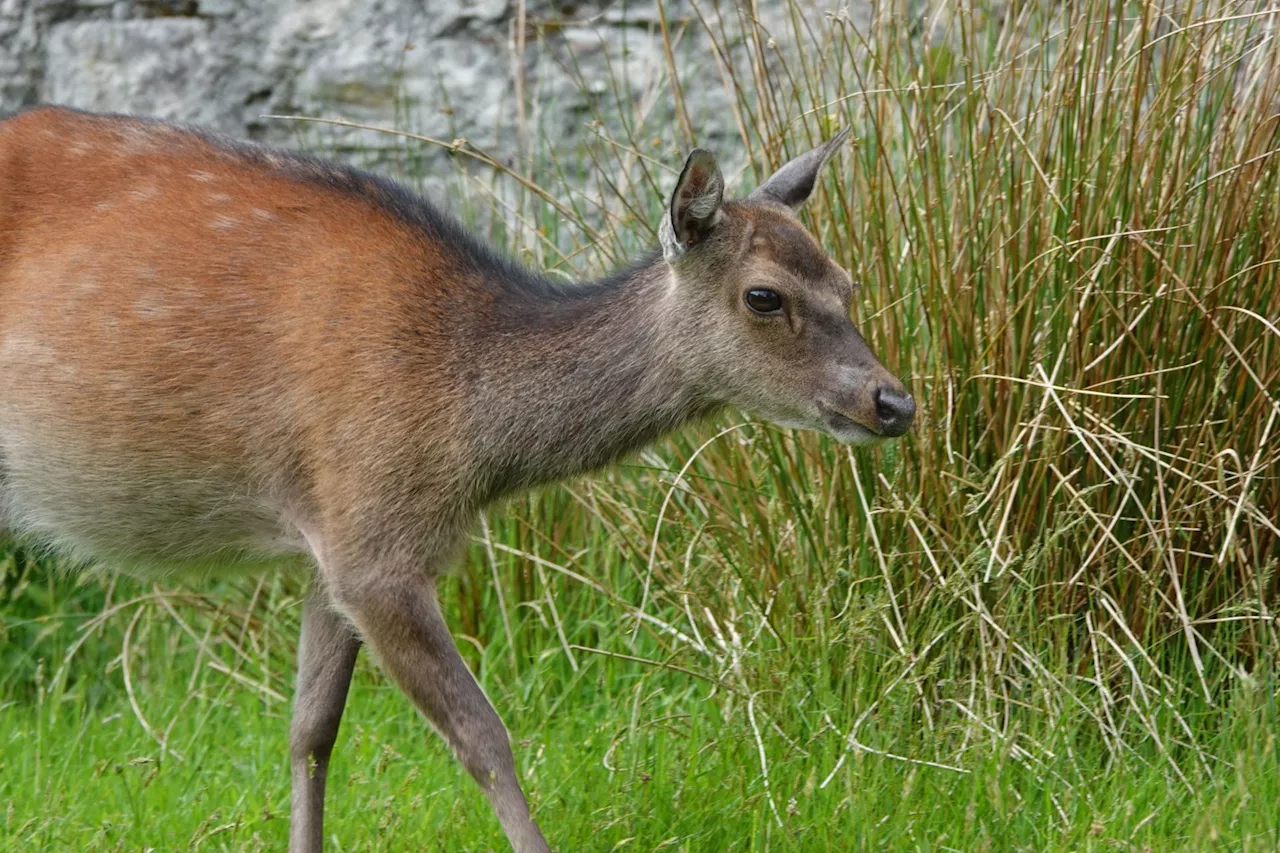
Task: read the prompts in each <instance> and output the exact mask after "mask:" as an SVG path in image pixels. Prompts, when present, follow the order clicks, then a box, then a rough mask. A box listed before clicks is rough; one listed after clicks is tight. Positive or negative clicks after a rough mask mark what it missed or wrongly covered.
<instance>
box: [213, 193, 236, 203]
mask: <svg viewBox="0 0 1280 853" xmlns="http://www.w3.org/2000/svg"><path fill="white" fill-rule="evenodd" d="M209 201H210V202H212V203H213V204H225V203H227V202H229V201H231V196H230V195H228V194H227V193H210V194H209Z"/></svg>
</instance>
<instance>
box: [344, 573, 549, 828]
mask: <svg viewBox="0 0 1280 853" xmlns="http://www.w3.org/2000/svg"><path fill="white" fill-rule="evenodd" d="M374 574H375V573H373V572H372V571H369V570H367V569H366V573H365V574H363V578H365V579H371V578H373V577H374ZM349 577H355V575H349ZM335 598H337V600H338V602H339V604H340V606H341V607H342V609H343V611H344V612H345V613H347V614H348V615H349V616H350V617H351V618H352V620H353V621H354V622H355V624H356V626H357V627H358V628H359V629H360V634H361V637H362V638H363V639H364V641H365V642H366V643H368V645H369V648H370V650H371V651H372V652H373V653H374V655H375V656H376V657H377V658H378V660H379V662H380V663H381V665H382V667H383V669H384V670H386V671H387V672H388V673H389V674H390V675H391V677H392V678H394V679H395V681H396V683H397V684H398V685H399V686H400V689H401V690H403V691H404V692H405V693H406V694H407V695H408V696H409V698H410V699H411V700H413V702H414V704H415V705H417V706H418V708H419V710H421V711H422V713H423V715H424V716H426V718H427V719H428V720H429V721H430V722H431V723H432V725H434V726H435V728H436V730H437V731H439V732H440V734H441V735H442V736H443V737H444V739H445V740H446V741H448V743H449V745H450V746H451V747H452V748H453V750H454V753H455V754H456V755H457V756H458V759H459V761H461V762H462V765H463V766H464V767H466V769H467V771H468V772H469V773H470V774H471V776H472V777H473V778H474V779H475V780H476V781H477V782H478V783H479V784H480V787H481V788H482V789H483V790H484V793H485V795H486V796H487V797H488V798H489V802H490V804H491V805H492V806H493V809H494V811H495V812H496V813H497V816H498V820H499V822H500V823H501V824H502V829H503V831H504V832H505V833H506V835H507V839H508V840H509V841H510V842H511V846H512V847H513V848H514V849H515V851H516V853H550V848H549V847H548V846H547V842H546V841H545V840H544V839H543V837H542V832H541V831H540V830H539V829H538V826H537V824H535V823H534V822H533V819H532V818H531V817H530V816H529V806H528V804H527V802H526V801H525V798H524V792H523V791H521V790H520V783H519V782H518V781H517V780H516V772H515V760H514V758H513V757H512V754H511V742H510V739H509V737H508V735H507V730H506V727H505V726H503V724H502V720H501V719H499V717H498V714H497V712H496V711H495V710H494V709H493V706H492V705H491V704H489V700H488V699H487V698H486V697H485V695H484V691H483V690H481V689H480V685H479V684H477V683H476V680H475V678H474V677H472V675H471V672H470V670H468V669H467V665H466V663H465V662H464V661H463V660H462V656H461V655H459V654H458V649H457V647H456V646H455V645H454V643H453V637H452V636H450V634H449V629H448V626H447V625H446V624H445V620H444V616H443V615H442V614H441V612H440V605H439V602H438V601H437V599H436V595H435V586H434V579H432V578H431V577H429V576H428V575H427V574H426V573H424V572H421V571H412V572H409V573H406V574H403V575H399V576H395V575H392V576H388V575H386V574H379V575H377V580H366V582H365V583H363V584H359V585H358V587H357V588H356V589H347V590H346V591H344V592H342V593H336V594H335Z"/></svg>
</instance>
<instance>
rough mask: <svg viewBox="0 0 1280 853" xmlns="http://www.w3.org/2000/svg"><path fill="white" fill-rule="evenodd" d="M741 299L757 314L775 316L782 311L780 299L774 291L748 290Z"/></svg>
mask: <svg viewBox="0 0 1280 853" xmlns="http://www.w3.org/2000/svg"><path fill="white" fill-rule="evenodd" d="M742 299H743V301H744V302H746V303H747V307H748V308H750V309H751V310H752V311H754V312H756V313H757V314H777V313H779V312H781V311H782V297H781V296H780V295H778V291H776V290H765V289H763V288H761V289H759V290H748V291H747V292H746V294H745V295H744V296H743V297H742Z"/></svg>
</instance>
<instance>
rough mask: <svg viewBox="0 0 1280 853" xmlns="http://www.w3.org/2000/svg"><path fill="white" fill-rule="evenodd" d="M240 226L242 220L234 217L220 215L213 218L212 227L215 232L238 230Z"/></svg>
mask: <svg viewBox="0 0 1280 853" xmlns="http://www.w3.org/2000/svg"><path fill="white" fill-rule="evenodd" d="M239 226H240V220H239V219H236V218H235V217H234V216H223V215H221V214H219V215H218V216H215V217H213V226H212V227H213V230H214V231H229V230H231V229H232V228H238V227H239Z"/></svg>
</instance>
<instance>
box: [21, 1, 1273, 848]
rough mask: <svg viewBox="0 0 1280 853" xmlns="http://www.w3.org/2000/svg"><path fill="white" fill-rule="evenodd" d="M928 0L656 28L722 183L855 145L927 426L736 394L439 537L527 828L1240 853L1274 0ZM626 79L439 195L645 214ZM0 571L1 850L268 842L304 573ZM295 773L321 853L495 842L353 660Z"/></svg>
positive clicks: (725, 9)
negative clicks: (315, 747) (803, 427)
mask: <svg viewBox="0 0 1280 853" xmlns="http://www.w3.org/2000/svg"><path fill="white" fill-rule="evenodd" d="M947 8H948V9H952V10H953V11H952V12H951V17H949V18H945V19H944V18H942V17H939V16H933V17H931V18H930V19H929V22H928V23H927V24H926V25H923V27H918V28H915V29H914V30H909V29H908V28H907V27H904V26H901V25H900V22H901V21H903V20H906V18H904V17H901V16H899V17H897V18H894V17H891V16H888V15H886V16H884V17H883V18H882V21H881V23H880V24H879V25H877V26H876V27H875V28H873V30H872V31H871V32H860V31H858V30H857V29H856V28H855V27H854V26H853V25H852V23H851V21H850V20H849V19H848V18H847V17H846V16H845V15H844V14H842V13H833V14H831V15H829V16H828V17H827V18H825V19H823V20H813V19H812V18H806V17H804V16H803V15H802V13H801V10H800V7H799V6H798V5H797V6H796V7H794V8H793V15H792V17H791V20H790V24H789V26H790V27H791V28H793V30H794V31H795V33H796V34H798V35H799V37H800V38H801V40H802V42H803V44H805V45H806V49H805V50H803V51H801V52H799V53H796V54H794V55H793V54H788V53H786V52H784V51H779V50H776V49H774V47H773V43H772V42H771V41H770V39H771V36H777V37H778V42H780V43H785V42H786V39H784V38H782V37H781V34H779V33H770V32H767V31H765V30H764V29H763V25H761V24H758V23H757V22H753V21H752V20H751V19H750V18H749V16H747V15H746V13H745V12H742V11H740V10H737V9H734V8H731V7H730V6H729V5H728V4H722V5H717V4H715V3H714V2H711V0H706V2H699V3H696V4H694V5H693V9H694V11H695V14H694V15H693V16H692V17H691V18H690V19H689V20H687V21H677V20H674V19H673V20H671V21H669V31H670V37H671V39H672V41H673V44H674V45H675V47H674V48H673V50H674V51H675V53H674V54H673V55H678V48H679V37H680V34H681V30H682V28H684V27H689V28H703V29H705V30H707V31H708V32H709V33H710V34H711V36H712V38H713V39H714V41H715V45H716V49H715V51H714V52H713V53H714V55H713V56H712V57H710V60H711V61H712V62H713V64H711V65H709V66H707V67H706V68H704V69H703V71H701V72H699V73H698V74H697V75H696V78H697V79H696V80H694V79H690V77H691V76H693V75H684V76H679V75H677V76H676V77H673V79H672V81H671V83H672V84H673V85H672V89H671V91H672V92H673V93H674V95H675V97H674V103H675V105H676V112H677V114H678V115H684V114H685V108H684V106H683V100H682V97H681V93H682V91H684V89H687V88H688V87H691V86H693V85H697V86H703V87H705V86H707V85H721V83H722V82H723V85H724V86H726V87H727V90H728V91H730V92H731V93H732V109H733V115H734V118H735V120H736V123H737V124H738V125H739V127H740V129H741V132H742V138H741V144H742V145H743V146H745V148H746V150H747V151H748V152H749V155H750V159H749V162H750V164H751V167H750V170H749V171H748V172H747V173H746V174H745V175H744V176H743V179H742V181H741V186H743V187H744V188H745V187H747V186H750V185H751V184H752V183H753V181H754V180H758V179H759V178H760V177H761V176H762V175H763V174H765V173H767V170H768V169H769V168H771V167H774V166H777V165H778V164H780V163H781V162H783V161H784V160H785V159H786V158H787V157H788V156H793V155H795V154H796V153H799V152H800V151H801V150H803V149H805V148H807V147H809V146H811V145H813V144H815V143H817V142H818V141H820V140H821V139H823V138H825V137H826V136H828V135H829V134H830V133H831V132H832V131H833V130H834V129H835V128H836V127H838V126H840V125H842V124H849V125H851V126H852V127H853V128H854V136H855V143H854V144H853V145H852V147H851V148H850V149H849V150H848V151H847V152H846V154H845V155H844V156H843V157H842V158H841V161H840V163H839V165H838V168H834V169H831V170H830V173H829V174H828V176H827V177H826V179H825V184H824V185H823V187H822V188H821V191H820V192H819V193H818V198H817V199H816V200H815V201H814V202H812V203H811V204H810V206H809V207H808V208H807V210H806V212H805V218H806V220H807V221H808V222H809V223H810V224H811V226H812V227H813V228H814V230H815V232H816V233H818V234H820V235H821V237H822V240H823V242H824V243H825V245H826V246H827V247H828V248H829V249H830V250H831V252H832V253H833V255H834V256H835V257H836V258H837V259H838V260H839V261H840V262H841V263H843V264H846V265H847V266H848V267H849V269H850V270H851V271H852V272H853V274H854V277H855V279H856V280H859V281H860V282H862V283H863V289H862V291H861V296H860V299H859V303H860V304H859V306H858V310H859V314H860V317H859V320H860V323H861V325H862V327H863V329H864V331H865V333H866V335H867V336H868V338H869V339H870V340H871V341H872V343H873V347H874V348H875V349H876V351H877V352H878V353H880V355H881V356H882V359H883V361H884V362H885V363H886V365H888V366H889V367H890V369H896V370H898V371H899V373H900V375H902V376H904V377H905V378H906V381H907V384H908V386H909V388H910V390H911V391H912V393H913V394H914V395H915V396H916V398H917V400H918V401H920V403H921V407H922V413H921V417H920V421H919V426H918V427H917V428H916V429H914V430H913V431H912V433H911V434H909V435H908V436H907V437H906V438H905V439H903V440H902V441H900V442H898V443H897V444H894V445H889V446H885V447H883V448H881V449H874V450H851V449H848V448H845V447H841V446H839V445H836V444H835V443H833V442H831V441H830V440H828V439H825V438H822V437H819V436H816V435H808V434H799V433H793V432H790V431H785V430H778V429H774V428H772V427H767V426H763V425H759V424H756V423H754V422H751V421H749V420H746V419H744V417H743V416H741V415H738V414H736V413H731V414H729V415H726V416H725V417H723V418H721V419H720V420H718V421H716V422H713V423H709V424H705V425H703V426H701V427H699V428H697V429H693V430H689V431H686V432H685V433H682V434H681V435H679V436H676V437H674V438H672V439H671V440H670V441H667V442H665V443H663V444H661V445H659V446H658V447H656V448H654V449H653V450H651V451H648V452H646V453H644V454H642V455H641V456H640V457H638V458H636V459H634V460H631V461H630V462H629V463H627V464H625V465H623V466H620V467H619V468H616V469H614V470H612V471H610V472H607V473H606V474H605V475H603V476H598V477H593V478H591V479H588V480H583V481H578V482H572V483H568V484H565V485H563V486H559V487H556V488H552V489H547V490H544V491H541V492H539V493H537V494H535V495H532V496H530V497H529V498H528V499H524V500H520V501H517V502H516V503H514V504H513V505H512V506H509V507H506V508H503V510H502V511H501V512H495V513H494V514H492V515H491V517H490V518H489V520H488V523H487V525H486V526H485V527H484V528H483V529H482V530H480V531H477V537H476V541H475V544H474V547H473V548H472V550H471V553H470V554H469V558H468V560H467V561H466V562H465V564H464V565H463V566H462V567H460V569H459V571H458V573H457V574H456V575H455V576H452V577H449V578H447V579H445V580H444V581H443V582H442V584H441V587H442V592H443V595H444V597H445V599H446V601H447V602H448V612H449V613H451V614H452V616H453V617H454V627H455V630H456V632H457V635H458V639H459V646H460V647H461V649H462V651H463V653H464V654H465V655H466V656H467V657H468V659H469V662H470V663H471V664H472V666H473V667H474V670H475V672H476V673H477V676H478V678H479V679H480V681H481V683H482V684H483V686H484V687H485V689H486V691H487V692H488V693H489V695H490V696H491V697H492V698H493V700H494V701H495V704H496V705H497V707H498V708H499V709H500V711H501V712H502V714H503V716H504V717H505V719H506V721H507V722H508V725H509V727H510V728H511V731H512V736H513V738H514V740H515V741H516V742H517V743H518V745H519V748H518V750H517V762H518V763H519V764H520V767H521V772H522V774H523V776H524V778H525V787H526V791H527V792H528V793H529V795H530V797H531V799H532V801H533V806H534V808H535V811H536V815H537V818H538V820H539V821H540V823H541V824H542V826H543V827H544V828H545V829H546V830H547V832H548V835H549V837H550V839H551V840H552V843H553V844H554V845H556V846H557V847H558V848H559V849H563V850H606V851H607V850H657V849H664V850H667V849H669V850H679V851H705V850H732V851H764V850H778V851H787V850H796V851H818V850H879V849H886V850H931V851H932V850H965V851H969V850H1029V851H1030V850H1034V851H1045V850H1079V851H1084V850H1113V849H1119V850H1160V851H1167V850H1197V851H1198V850H1210V849H1222V850H1275V849H1277V847H1280V760H1278V758H1277V744H1276V736H1277V733H1278V732H1280V709H1278V707H1277V702H1278V692H1280V683H1278V681H1277V660H1278V655H1280V619H1278V618H1277V606H1278V604H1280V581H1278V580H1277V564H1278V562H1280V527H1278V525H1280V473H1278V472H1280V467H1278V466H1277V463H1278V462H1280V183H1278V178H1280V175H1278V169H1277V165H1276V158H1275V156H1274V155H1275V154H1276V152H1277V151H1280V147H1278V146H1280V116H1278V115H1277V112H1278V108H1280V51H1277V50H1276V49H1275V45H1274V33H1275V26H1276V24H1277V16H1276V13H1275V12H1274V11H1263V10H1262V8H1261V6H1260V5H1256V4H1243V5H1240V4H1229V3H1224V2H1220V0H1208V2H1205V3H1200V4H1192V3H1175V4H1168V5H1166V6H1163V7H1162V6H1161V4H1159V3H1156V2H1146V3H1138V2H1135V3H1106V2H1103V0H1082V2H1074V3H1068V4H1065V5H1063V6H1061V7H1055V6H1051V5H1049V4H1039V3H1026V4H1020V3H1011V4H1009V6H1008V7H1007V9H1006V10H1005V11H1004V12H1003V13H1000V14H997V13H996V12H995V11H994V10H991V9H986V8H978V9H969V8H968V7H967V6H965V7H961V6H953V5H949V6H948V7H947ZM895 21H897V22H899V23H898V24H895ZM704 59H705V57H704ZM675 67H676V68H680V67H681V66H680V65H679V63H678V62H677V63H675ZM570 71H572V69H570ZM709 81H714V83H711V82H709ZM583 84H584V85H586V81H583ZM630 85H631V83H630V82H629V81H628V78H627V76H626V75H625V73H623V70H622V69H619V73H618V74H617V75H616V77H615V79H614V80H612V81H610V87H609V88H608V91H607V92H606V94H604V95H603V96H601V97H600V98H599V99H598V101H597V105H598V106H597V108H598V114H597V115H596V116H594V117H593V118H594V119H595V121H594V127H595V130H596V133H595V134H594V135H593V136H592V137H591V138H590V139H589V140H588V141H587V142H586V143H584V144H583V145H582V146H581V147H580V148H579V149H577V150H572V151H569V150H566V149H565V148H564V146H563V145H562V144H561V143H559V142H553V141H552V140H550V139H545V138H544V139H541V140H540V138H539V136H538V133H537V127H536V124H535V123H531V124H530V127H528V128H527V129H526V134H527V145H526V157H525V158H524V159H523V161H522V162H521V163H520V164H517V166H514V167H510V168H507V167H498V168H496V169H493V168H489V166H485V165H484V164H480V165H481V166H482V169H481V170H477V169H474V168H471V169H464V170H459V180H460V181H465V182H466V184H467V189H468V192H467V193H465V194H464V195H466V196H467V197H469V198H470V199H471V202H470V205H471V207H469V209H468V211H469V214H470V215H471V217H472V219H473V221H476V222H477V223H478V224H479V225H481V226H487V227H489V228H490V230H492V231H493V232H494V233H495V234H496V235H497V238H498V239H500V240H501V241H502V242H504V243H505V244H506V245H508V246H511V247H512V248H513V249H514V250H517V251H519V252H520V253H522V256H523V257H524V258H525V259H526V260H527V261H528V262H529V263H531V264H538V265H540V266H542V267H544V268H548V269H552V270H560V271H563V272H565V273H566V274H569V273H577V272H581V271H584V270H585V271H587V272H595V271H600V270H603V269H604V268H606V267H608V266H611V265H612V264H614V263H616V262H618V261H619V260H621V259H622V258H624V257H625V256H626V255H627V254H629V253H631V252H632V251H633V250H634V249H635V247H636V246H637V245H638V244H640V243H648V242H651V241H652V230H651V229H652V227H653V224H654V223H656V222H657V217H658V211H659V208H660V206H661V204H662V198H661V191H662V190H665V189H667V188H669V187H670V185H671V183H672V181H673V180H674V175H673V173H672V172H671V171H670V169H668V168H667V167H675V166H678V165H679V163H680V161H681V159H682V155H683V152H684V151H685V150H686V149H687V148H688V147H689V146H690V144H691V143H694V142H697V141H699V140H697V139H696V138H695V136H694V134H693V129H695V128H696V127H697V119H696V116H689V117H688V119H687V120H679V121H675V122H667V121H664V120H662V119H661V117H660V116H659V115H658V114H657V113H649V112H646V111H645V104H646V103H650V102H651V101H645V100H644V99H641V100H640V101H637V100H635V99H633V98H632V97H631V95H632V94H633V93H632V92H631V90H630V89H629V88H628V87H629V86H630ZM662 97H663V98H666V97H667V95H666V94H665V93H663V95H662ZM430 147H431V143H430V142H429V141H421V140H406V152H408V153H407V155H406V157H407V160H406V162H411V161H412V160H413V156H414V155H413V152H415V151H417V152H421V151H425V150H429V149H430ZM454 150H455V152H456V153H455V155H454V156H455V158H456V159H457V160H459V162H460V163H463V162H469V163H472V164H473V165H474V161H476V159H477V158H484V157H486V155H484V153H483V152H478V151H476V150H475V149H473V148H471V147H469V146H467V145H465V144H461V145H459V146H454ZM468 155H471V156H468ZM584 164H585V165H584ZM491 165H494V164H492V163H490V166H491ZM584 171H585V172H586V174H584ZM727 174H728V175H729V176H730V180H731V183H732V180H733V172H732V170H729V171H727ZM584 186H585V187H586V189H584V188H583V187H584ZM486 216H488V217H491V218H489V219H485V217H486ZM4 554H5V556H4V557H3V560H0V576H2V577H3V587H2V591H3V601H2V602H0V630H2V631H3V633H4V637H5V639H4V643H3V646H2V647H0V744H2V749H0V798H2V799H3V801H4V803H5V805H4V809H5V813H4V814H3V815H2V816H0V827H2V831H0V849H5V850H7V849H12V850H23V851H30V850H73V849H74V850H139V849H152V848H153V849H157V850H173V849H202V850H259V849H262V850H266V849H279V848H280V846H281V845H282V844H283V840H284V838H285V837H286V817H287V811H288V777H287V773H286V763H285V756H286V743H287V735H286V731H287V716H288V697H289V696H290V694H291V686H290V684H291V678H292V671H293V669H292V660H291V656H292V654H293V649H294V646H293V644H294V642H295V640H294V638H295V634H296V628H297V621H298V616H299V608H298V607H297V602H298V598H299V596H300V594H301V588H302V583H303V573H301V572H293V573H284V574H277V575H273V576H270V577H267V578H264V579H254V578H240V579H235V580H229V581H218V582H209V583H200V584H195V583H193V584H189V585H187V586H183V587H175V588H160V587H156V588H151V587H144V586H142V585H140V584H138V583H136V582H131V581H126V580H121V579H113V578H111V577H109V576H98V575H95V574H90V575H81V576H78V577H77V576H72V575H69V574H66V573H60V572H58V571H56V569H55V565H54V564H53V563H52V562H50V561H48V560H45V561H37V560H36V558H35V556H33V554H32V553H31V552H29V551H23V550H19V549H16V548H11V549H10V550H9V551H7V552H4ZM330 779H331V782H330V791H329V804H330V808H329V821H328V824H327V829H328V831H329V832H330V833H331V834H332V836H333V837H334V839H335V841H334V844H335V846H334V848H333V849H339V850H373V849H376V850H383V849H385V850H401V849H409V848H420V847H425V848H426V849H439V850H450V851H453V850H467V851H471V850H475V851H483V850H501V849H504V844H505V842H504V841H503V840H502V837H501V834H500V832H499V830H498V827H497V823H496V820H494V819H493V818H492V816H491V815H490V814H489V812H488V809H487V806H486V804H485V802H484V799H483V797H482V796H481V794H480V793H479V791H478V790H477V789H476V788H475V786H474V785H473V784H472V783H471V782H470V781H469V780H468V779H467V778H466V777H465V774H464V773H463V771H461V769H460V768H458V767H457V766H456V765H455V763H454V762H453V760H452V758H451V757H450V756H449V755H448V753H447V750H446V748H445V747H444V745H443V744H442V743H441V742H440V741H439V740H438V739H437V738H435V737H434V736H432V735H429V734H428V732H427V730H426V727H425V726H424V725H423V723H422V722H421V721H420V719H419V718H418V717H417V715H416V713H415V712H414V711H413V710H412V709H411V707H410V706H409V703H408V702H407V701H406V700H404V699H403V698H402V697H401V696H400V695H399V694H398V693H397V692H396V691H395V690H394V688H393V687H392V686H390V685H389V684H388V683H386V682H385V681H384V680H383V678H382V677H381V676H380V675H379V674H378V672H377V670H376V668H375V667H373V666H372V665H371V664H370V663H369V662H368V661H367V660H366V659H363V658H362V663H361V667H360V670H359V671H358V673H357V683H356V685H355V686H354V688H353V691H352V699H351V702H350V703H349V705H348V710H347V716H346V718H345V722H344V728H343V734H342V736H341V737H340V740H339V746H338V752H337V755H336V757H335V763H334V765H333V767H332V769H331V776H330Z"/></svg>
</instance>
